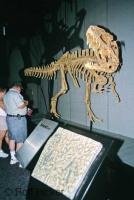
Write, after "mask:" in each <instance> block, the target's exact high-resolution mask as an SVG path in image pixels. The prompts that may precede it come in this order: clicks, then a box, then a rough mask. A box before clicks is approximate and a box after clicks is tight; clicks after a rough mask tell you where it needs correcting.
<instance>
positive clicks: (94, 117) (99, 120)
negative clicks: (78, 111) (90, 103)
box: [88, 112, 103, 123]
mask: <svg viewBox="0 0 134 200" xmlns="http://www.w3.org/2000/svg"><path fill="white" fill-rule="evenodd" d="M88 116H89V119H90V120H91V121H92V122H93V123H95V122H97V121H98V122H102V121H103V119H100V118H98V117H96V116H95V114H94V113H91V112H88Z"/></svg>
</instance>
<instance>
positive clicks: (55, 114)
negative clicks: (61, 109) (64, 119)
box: [50, 109, 60, 118]
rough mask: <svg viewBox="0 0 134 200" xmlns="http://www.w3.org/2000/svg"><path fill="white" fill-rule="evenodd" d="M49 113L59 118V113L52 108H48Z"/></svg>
mask: <svg viewBox="0 0 134 200" xmlns="http://www.w3.org/2000/svg"><path fill="white" fill-rule="evenodd" d="M50 113H51V114H52V115H53V116H54V117H56V118H60V114H58V113H57V112H56V111H53V110H52V109H51V110H50Z"/></svg>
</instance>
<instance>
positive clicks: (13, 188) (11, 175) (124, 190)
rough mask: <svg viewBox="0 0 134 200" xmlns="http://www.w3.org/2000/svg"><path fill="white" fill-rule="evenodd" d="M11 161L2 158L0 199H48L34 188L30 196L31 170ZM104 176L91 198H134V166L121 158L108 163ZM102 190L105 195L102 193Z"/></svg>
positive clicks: (119, 199) (121, 199) (98, 199)
mask: <svg viewBox="0 0 134 200" xmlns="http://www.w3.org/2000/svg"><path fill="white" fill-rule="evenodd" d="M4 149H5V151H6V152H8V149H7V146H6V145H4ZM8 153H9V152H8ZM131 153H132V152H131ZM128 156H129V155H128ZM133 160H134V157H133ZM9 162H10V157H8V158H6V159H2V158H0V200H35V199H38V200H43V199H44V200H48V198H47V196H44V195H43V196H42V194H39V193H37V194H36V192H35V191H34V190H30V192H31V193H34V195H32V198H29V193H28V191H29V183H30V181H31V176H30V174H31V172H30V170H28V169H23V168H19V166H18V164H15V165H10V164H9ZM103 176H104V179H105V184H102V183H101V181H100V183H99V184H100V187H99V189H98V191H97V195H98V196H97V197H96V198H95V199H91V200H132V199H134V189H133V188H134V168H133V167H132V166H130V165H127V164H125V163H123V162H122V161H121V159H120V158H119V159H117V161H114V162H110V163H109V164H108V166H107V167H106V172H105V173H104V175H103ZM101 191H103V193H104V195H100V194H101ZM88 199H89V200H90V198H88V196H87V198H86V200H88ZM54 200H58V199H54Z"/></svg>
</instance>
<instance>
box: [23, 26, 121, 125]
mask: <svg viewBox="0 0 134 200" xmlns="http://www.w3.org/2000/svg"><path fill="white" fill-rule="evenodd" d="M86 37H87V44H89V46H90V47H89V49H84V50H80V51H79V50H77V51H74V52H66V53H65V54H63V55H62V56H61V58H60V59H59V60H58V61H55V62H52V63H51V64H50V65H47V66H42V67H29V68H26V69H25V70H24V74H25V76H32V77H37V78H49V79H52V78H53V77H55V75H56V72H58V71H60V73H61V89H60V91H59V92H58V93H57V94H56V95H55V96H53V97H52V98H51V109H50V113H51V114H53V115H54V116H55V117H59V116H60V115H59V114H58V113H57V111H56V110H57V109H56V106H57V101H58V98H59V97H60V96H61V95H63V94H65V93H66V92H67V91H68V85H67V81H66V74H67V73H69V75H70V76H71V78H72V80H73V83H74V85H75V86H79V83H78V80H77V79H78V78H82V79H83V80H84V81H85V82H86V94H85V103H86V108H87V114H88V116H89V118H90V120H91V121H93V122H95V121H96V120H100V119H99V118H98V117H96V116H95V114H94V112H93V111H92V109H91V92H95V93H102V92H103V91H104V90H106V91H109V90H111V91H112V92H113V94H114V95H115V96H116V97H117V100H118V102H119V101H120V98H119V95H118V93H117V92H116V89H115V87H116V84H115V81H114V75H115V73H116V72H117V71H118V69H119V66H120V65H121V63H120V61H119V47H118V43H117V41H116V40H114V37H113V35H112V34H111V33H109V32H107V31H106V30H104V29H103V28H101V27H98V26H90V27H89V28H88V30H87V32H86Z"/></svg>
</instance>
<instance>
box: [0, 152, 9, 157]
mask: <svg viewBox="0 0 134 200" xmlns="http://www.w3.org/2000/svg"><path fill="white" fill-rule="evenodd" d="M7 157H8V154H7V153H5V152H4V151H3V150H0V158H7Z"/></svg>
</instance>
